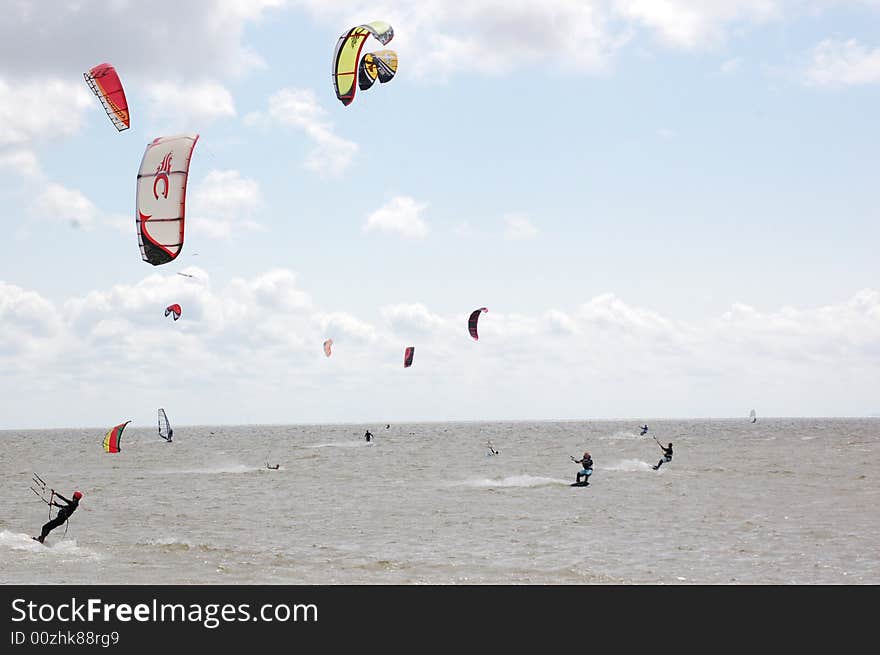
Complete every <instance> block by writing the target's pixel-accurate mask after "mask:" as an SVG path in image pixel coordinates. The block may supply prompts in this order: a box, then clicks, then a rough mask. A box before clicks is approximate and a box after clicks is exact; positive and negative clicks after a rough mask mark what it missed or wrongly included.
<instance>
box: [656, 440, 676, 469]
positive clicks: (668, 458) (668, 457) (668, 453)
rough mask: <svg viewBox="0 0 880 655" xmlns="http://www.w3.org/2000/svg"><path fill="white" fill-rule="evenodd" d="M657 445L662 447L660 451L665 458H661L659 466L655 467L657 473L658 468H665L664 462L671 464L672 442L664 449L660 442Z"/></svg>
mask: <svg viewBox="0 0 880 655" xmlns="http://www.w3.org/2000/svg"><path fill="white" fill-rule="evenodd" d="M657 445H658V446H660V450H662V451H663V457H661V458H660V461H659V462H657V465H656V466H654V467H653V468H654V470H655V471H656V470H657V469H658V468H660V467H661V466H663V462H671V461H672V442H671V441H670V442H669V445H668V446H666V447H664V446H663V445H662V444H660V442H657Z"/></svg>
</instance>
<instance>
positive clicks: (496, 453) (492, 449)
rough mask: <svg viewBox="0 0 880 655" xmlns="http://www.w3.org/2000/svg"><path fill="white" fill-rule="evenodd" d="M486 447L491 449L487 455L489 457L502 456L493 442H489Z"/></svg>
mask: <svg viewBox="0 0 880 655" xmlns="http://www.w3.org/2000/svg"><path fill="white" fill-rule="evenodd" d="M486 445H487V446H488V447H489V452H488V453H486V454H487V455H500V454H501V451H500V450H495V446H493V445H492V442H491V441H487V442H486Z"/></svg>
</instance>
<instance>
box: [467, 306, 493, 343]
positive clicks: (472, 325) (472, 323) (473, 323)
mask: <svg viewBox="0 0 880 655" xmlns="http://www.w3.org/2000/svg"><path fill="white" fill-rule="evenodd" d="M488 311H489V310H488V309H486V308H485V307H480V308H479V309H475V310H474V311H472V312H471V317H470V318H469V319H468V332H470V333H471V336H472V337H473V339H474V341H477V340H479V338H480V335H479V334H477V321H478V320H480V314H482V313H483V312H488Z"/></svg>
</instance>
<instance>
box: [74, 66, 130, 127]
mask: <svg viewBox="0 0 880 655" xmlns="http://www.w3.org/2000/svg"><path fill="white" fill-rule="evenodd" d="M83 77H84V78H85V80H86V83H87V84H88V85H89V88H90V89H91V90H92V92H93V93H94V94H95V95H96V96H97V97H98V100H100V101H101V104H102V105H103V106H104V111H106V112H107V116H109V117H110V120H111V121H112V123H113V124H114V125H115V126H116V129H117V130H119V131H120V132H121V131H122V130H127V129H128V128H129V127H131V124H130V119H129V115H128V101H127V100H126V99H125V91H124V90H123V89H122V82H120V81H119V75H117V74H116V69H115V68H113V66H111V65H110V64H98V65H97V66H95V67H94V68H92V69H91V70H90V71H89V72H88V73H83Z"/></svg>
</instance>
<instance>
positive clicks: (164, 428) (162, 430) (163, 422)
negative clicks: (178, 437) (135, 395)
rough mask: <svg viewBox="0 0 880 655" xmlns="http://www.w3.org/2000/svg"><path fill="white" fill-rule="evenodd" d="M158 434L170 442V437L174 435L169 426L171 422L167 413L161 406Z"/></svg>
mask: <svg viewBox="0 0 880 655" xmlns="http://www.w3.org/2000/svg"><path fill="white" fill-rule="evenodd" d="M159 436H160V437H162V438H163V439H164V440H165V441H167V442H168V443H171V437H173V436H174V430H173V429H172V428H171V423H170V422H169V421H168V415H167V414H166V413H165V410H164V409H162V408H161V407H160V408H159Z"/></svg>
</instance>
